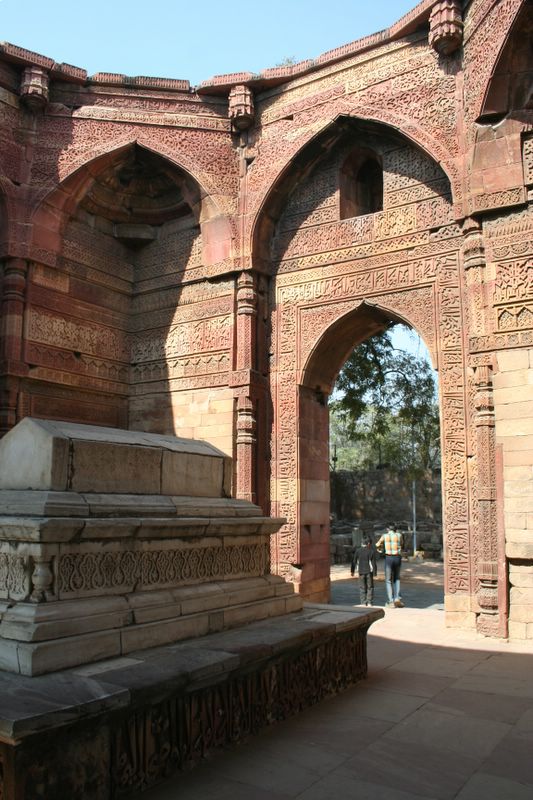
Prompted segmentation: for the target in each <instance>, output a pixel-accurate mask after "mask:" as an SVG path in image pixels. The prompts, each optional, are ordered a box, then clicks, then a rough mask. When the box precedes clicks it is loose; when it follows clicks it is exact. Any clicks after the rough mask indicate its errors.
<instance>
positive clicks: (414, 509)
mask: <svg viewBox="0 0 533 800" xmlns="http://www.w3.org/2000/svg"><path fill="white" fill-rule="evenodd" d="M412 490H413V495H412V496H413V499H412V507H413V555H416V479H415V480H413V485H412Z"/></svg>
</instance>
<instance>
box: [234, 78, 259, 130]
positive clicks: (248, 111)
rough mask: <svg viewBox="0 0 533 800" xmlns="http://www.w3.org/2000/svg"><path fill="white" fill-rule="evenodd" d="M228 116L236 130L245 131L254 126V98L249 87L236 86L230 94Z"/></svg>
mask: <svg viewBox="0 0 533 800" xmlns="http://www.w3.org/2000/svg"><path fill="white" fill-rule="evenodd" d="M228 115H229V118H230V120H231V123H232V125H233V127H234V128H236V130H238V131H245V130H248V128H249V127H250V126H251V125H253V121H254V117H255V108H254V96H253V94H252V90H251V89H249V88H248V86H242V85H240V86H234V87H233V88H232V89H231V91H230V93H229V109H228Z"/></svg>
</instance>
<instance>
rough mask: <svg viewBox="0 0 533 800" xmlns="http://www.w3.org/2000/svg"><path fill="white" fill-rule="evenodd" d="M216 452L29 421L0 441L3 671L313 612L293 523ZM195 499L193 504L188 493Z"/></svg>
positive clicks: (61, 663)
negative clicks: (289, 563) (277, 555)
mask: <svg viewBox="0 0 533 800" xmlns="http://www.w3.org/2000/svg"><path fill="white" fill-rule="evenodd" d="M228 461H229V460H228V459H227V457H226V456H224V454H222V453H220V452H219V451H218V450H216V449H215V448H213V447H211V446H210V445H208V444H206V443H203V442H196V441H190V440H185V439H176V438H174V437H163V436H156V435H151V434H144V433H135V432H131V431H118V430H113V429H105V428H97V427H94V426H85V425H69V424H67V423H56V422H53V423H52V422H47V421H40V420H31V419H26V420H23V421H22V422H21V423H20V424H19V425H17V426H16V427H15V428H14V429H13V430H12V431H11V432H10V433H9V434H7V435H6V436H5V437H4V439H3V440H2V442H0V602H2V603H3V604H4V605H3V607H2V606H0V620H1V621H0V669H4V670H9V671H10V672H18V673H21V674H23V675H40V674H43V673H46V672H50V671H53V670H59V669H65V668H68V667H72V666H74V665H77V664H84V663H88V662H91V661H96V660H99V659H102V658H109V657H114V656H118V655H126V654H128V653H130V652H132V651H133V650H140V649H143V648H148V647H154V646H156V645H163V644H167V643H169V642H175V641H179V640H182V639H188V638H194V637H198V636H204V635H206V634H208V633H213V632H216V631H220V630H225V629H227V628H232V627H235V626H236V625H241V624H243V623H246V622H251V621H254V620H258V619H265V618H267V617H272V616H279V615H283V614H287V613H290V612H293V611H297V610H300V609H301V607H302V600H301V598H300V597H298V596H297V595H295V594H294V590H293V587H292V586H291V585H290V584H287V583H286V582H285V581H284V580H283V579H282V578H280V577H276V576H273V575H271V574H270V555H269V553H270V549H269V540H270V536H271V535H272V534H273V533H275V532H276V531H277V530H278V529H279V527H280V525H281V523H282V520H274V519H271V518H268V517H263V516H262V514H261V510H260V509H259V508H258V507H257V506H254V505H252V504H251V503H248V502H246V501H242V500H233V499H231V498H230V497H228V496H227V494H228V491H229V487H228V475H229V474H230V467H231V465H230V464H228ZM185 492H188V495H185Z"/></svg>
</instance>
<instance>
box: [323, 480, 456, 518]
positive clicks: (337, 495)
mask: <svg viewBox="0 0 533 800" xmlns="http://www.w3.org/2000/svg"><path fill="white" fill-rule="evenodd" d="M330 481H331V511H332V513H333V514H335V515H336V517H338V518H339V519H344V520H351V521H353V522H354V523H356V524H357V523H358V522H361V521H363V520H364V521H368V522H378V521H379V522H382V523H384V524H387V523H392V522H395V521H400V520H406V521H407V520H411V518H412V483H411V481H410V480H408V479H407V478H405V476H403V475H398V474H396V473H394V472H391V471H390V470H386V469H379V470H369V471H366V472H350V471H349V470H338V471H337V472H332V473H331V474H330ZM416 488H417V492H416V510H417V521H418V522H420V523H422V522H425V521H428V522H434V523H436V524H439V523H440V524H441V523H442V495H441V475H440V471H439V472H434V473H433V474H431V473H429V474H428V475H427V476H425V477H424V478H421V479H420V480H418V481H417V487H416Z"/></svg>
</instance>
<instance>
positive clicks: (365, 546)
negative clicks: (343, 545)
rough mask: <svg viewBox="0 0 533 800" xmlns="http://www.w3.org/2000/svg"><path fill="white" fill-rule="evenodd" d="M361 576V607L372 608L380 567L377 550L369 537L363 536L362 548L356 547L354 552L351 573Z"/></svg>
mask: <svg viewBox="0 0 533 800" xmlns="http://www.w3.org/2000/svg"><path fill="white" fill-rule="evenodd" d="M356 569H357V573H358V575H359V591H360V592H361V605H362V606H371V605H372V604H373V602H374V575H377V572H378V566H377V560H376V549H375V547H374V545H373V544H372V540H371V539H369V538H368V536H363V538H362V540H361V547H356V548H355V550H354V552H353V558H352V566H351V573H352V576H353V575H355V570H356Z"/></svg>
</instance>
